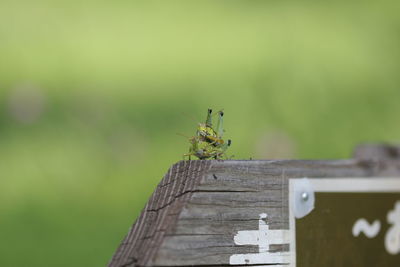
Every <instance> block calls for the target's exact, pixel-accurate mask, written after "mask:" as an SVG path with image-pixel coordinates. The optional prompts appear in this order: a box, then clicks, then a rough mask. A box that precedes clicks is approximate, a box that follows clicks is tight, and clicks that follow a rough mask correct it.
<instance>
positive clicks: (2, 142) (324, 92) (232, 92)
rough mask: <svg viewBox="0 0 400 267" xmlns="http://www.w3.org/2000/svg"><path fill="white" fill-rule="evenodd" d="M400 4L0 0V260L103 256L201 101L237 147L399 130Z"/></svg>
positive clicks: (321, 151)
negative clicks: (221, 114)
mask: <svg viewBox="0 0 400 267" xmlns="http://www.w3.org/2000/svg"><path fill="white" fill-rule="evenodd" d="M398 3H399V2H398V1H390V0H382V1H358V0H351V1H340V0H338V1H328V2H327V1H180V2H175V1H135V2H134V1H123V0H115V1H90V0H89V1H76V0H68V1H67V0H60V1H50V0H37V1H27V0H26V1H23V0H18V1H15V0H2V1H1V2H0V105H1V106H0V107H1V111H0V175H1V177H0V266H30V267H34V266H60V267H62V266H105V265H106V264H107V263H108V261H109V260H110V258H111V256H112V254H113V253H114V251H115V249H116V248H117V246H118V244H119V242H120V241H121V240H122V238H123V236H124V235H125V234H126V233H127V231H128V229H129V227H130V226H131V224H132V223H133V221H134V220H135V218H136V216H137V215H138V213H139V212H140V210H141V209H142V207H143V206H144V204H145V203H146V201H147V199H148V197H149V196H150V194H151V193H152V191H153V189H154V188H155V186H156V185H157V183H158V182H159V181H160V179H161V178H162V176H163V175H164V173H165V172H166V171H167V169H168V168H169V166H170V165H171V164H173V163H175V162H177V161H179V160H181V158H182V154H183V153H185V152H186V151H187V149H188V143H187V140H186V139H185V138H184V137H181V136H179V135H176V133H182V134H185V135H192V134H194V131H195V127H196V124H197V122H199V121H203V120H204V117H205V115H206V110H207V108H209V107H211V108H214V109H215V110H218V109H221V108H224V110H225V114H226V115H225V128H226V136H227V137H228V138H231V139H232V140H233V144H232V147H231V149H230V154H233V155H235V158H236V159H247V158H250V157H251V158H253V159H257V158H259V159H275V158H303V159H304V158H306V159H308V158H313V159H325V158H347V157H350V156H351V151H352V149H353V147H354V146H355V145H356V144H359V143H362V142H398V141H399V140H400V118H399V115H400V102H399V100H400V90H399V89H400V87H399V85H400V75H399V71H400V49H399V48H400V16H399V12H398V10H399V9H398V8H399V7H400V5H399V4H398Z"/></svg>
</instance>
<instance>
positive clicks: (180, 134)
mask: <svg viewBox="0 0 400 267" xmlns="http://www.w3.org/2000/svg"><path fill="white" fill-rule="evenodd" d="M176 134H177V135H179V136H183V137H186V138H187V139H190V138H191V137H189V136H187V135H184V134H182V133H176Z"/></svg>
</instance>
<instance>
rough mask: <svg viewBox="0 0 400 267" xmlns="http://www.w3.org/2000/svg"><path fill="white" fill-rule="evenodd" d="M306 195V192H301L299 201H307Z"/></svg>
mask: <svg viewBox="0 0 400 267" xmlns="http://www.w3.org/2000/svg"><path fill="white" fill-rule="evenodd" d="M308 197H309V196H308V193H307V192H303V193H302V194H301V199H302V200H303V201H307V200H308Z"/></svg>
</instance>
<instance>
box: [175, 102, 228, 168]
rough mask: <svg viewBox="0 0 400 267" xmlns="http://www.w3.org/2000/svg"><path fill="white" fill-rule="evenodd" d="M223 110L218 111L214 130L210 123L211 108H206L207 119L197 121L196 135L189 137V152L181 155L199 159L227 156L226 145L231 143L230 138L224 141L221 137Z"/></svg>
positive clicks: (222, 131)
mask: <svg viewBox="0 0 400 267" xmlns="http://www.w3.org/2000/svg"><path fill="white" fill-rule="evenodd" d="M223 116H224V113H223V111H219V112H218V122H217V127H216V130H215V129H214V128H213V125H212V110H211V109H208V111H207V119H206V122H205V123H199V125H198V127H197V131H196V136H193V137H190V138H189V143H190V147H189V153H187V154H184V155H183V157H184V158H185V157H189V160H190V159H191V156H196V157H197V158H199V159H210V158H214V159H223V158H228V157H227V156H226V154H225V152H226V150H227V149H228V147H229V146H230V145H231V143H232V142H231V140H227V142H225V141H224V140H223V139H222V136H223V134H224V128H223Z"/></svg>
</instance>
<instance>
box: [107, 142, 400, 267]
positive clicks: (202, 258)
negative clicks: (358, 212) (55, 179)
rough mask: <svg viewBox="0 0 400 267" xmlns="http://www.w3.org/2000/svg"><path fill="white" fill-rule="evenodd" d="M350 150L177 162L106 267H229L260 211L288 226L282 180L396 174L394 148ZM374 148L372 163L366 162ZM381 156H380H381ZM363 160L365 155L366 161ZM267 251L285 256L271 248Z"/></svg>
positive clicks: (273, 224)
mask: <svg viewBox="0 0 400 267" xmlns="http://www.w3.org/2000/svg"><path fill="white" fill-rule="evenodd" d="M387 149H388V151H386V150H385V149H384V148H382V147H381V146H369V147H368V146H363V147H359V148H357V150H356V152H355V155H356V157H357V158H355V159H349V160H317V161H314V160H244V161H240V160H238V161H236V160H235V161H233V160H229V161H214V160H212V161H211V160H210V161H200V160H198V161H181V162H178V163H177V164H174V165H173V166H172V167H171V168H170V169H169V171H168V172H167V174H166V175H165V176H164V178H163V179H162V181H161V182H160V184H159V185H158V187H157V188H156V190H155V192H154V193H153V195H152V196H151V198H150V200H149V202H148V203H147V205H146V207H145V208H144V210H143V211H142V213H141V215H140V217H139V218H138V219H137V220H136V223H135V224H134V225H133V226H132V228H131V229H130V231H129V233H128V235H127V236H126V237H125V239H124V240H123V241H122V243H121V245H120V246H119V248H118V249H117V251H116V253H115V254H114V256H113V258H112V260H111V262H110V264H109V266H110V267H117V266H118V267H119V266H196V265H197V266H200V265H202V266H228V265H229V258H230V256H231V255H233V254H245V253H257V252H258V247H257V246H247V245H246V246H236V245H235V244H234V241H233V237H234V235H235V234H236V233H237V232H238V231H242V230H250V229H254V230H256V229H258V221H259V214H260V213H267V214H268V219H267V220H268V221H267V222H268V225H269V227H270V229H271V230H274V229H285V230H288V229H289V214H288V213H289V210H288V179H289V178H302V177H310V178H311V177H319V178H323V177H330V178H333V177H370V176H375V177H376V176H393V175H399V172H400V171H399V170H400V164H399V161H398V155H399V154H396V153H394V152H393V151H397V150H396V149H394V148H393V147H388V148H387ZM375 150H377V151H379V153H380V154H379V155H380V156H379V158H377V157H370V156H368V155H374V151H375ZM385 151H386V152H387V153H385ZM366 155H367V156H366ZM270 249H272V250H274V251H289V246H288V245H274V246H271V247H270Z"/></svg>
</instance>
